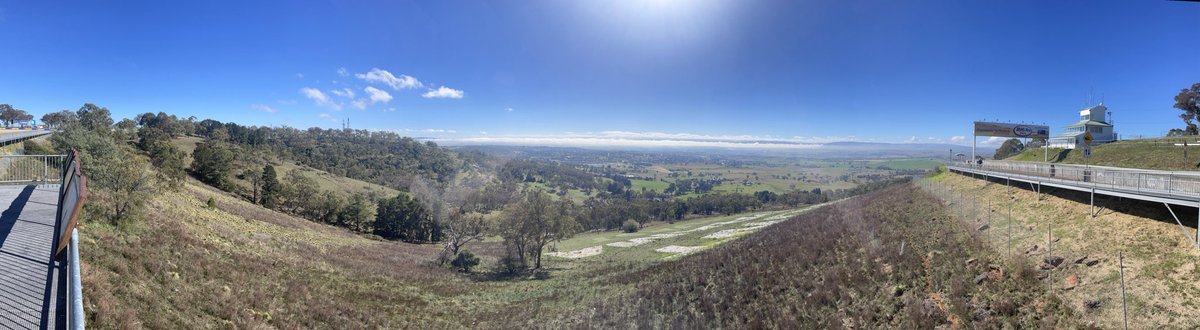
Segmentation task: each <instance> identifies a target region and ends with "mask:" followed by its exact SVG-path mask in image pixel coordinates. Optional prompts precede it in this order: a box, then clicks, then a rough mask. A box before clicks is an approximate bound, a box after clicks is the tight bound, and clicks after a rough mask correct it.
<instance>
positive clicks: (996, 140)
mask: <svg viewBox="0 0 1200 330" xmlns="http://www.w3.org/2000/svg"><path fill="white" fill-rule="evenodd" d="M1008 139H1010V138H1006V137H999V136H993V137H990V138H988V139H987V140H983V141H980V142H979V144H980V145H985V146H999V145H1001V144H1004V141H1008Z"/></svg>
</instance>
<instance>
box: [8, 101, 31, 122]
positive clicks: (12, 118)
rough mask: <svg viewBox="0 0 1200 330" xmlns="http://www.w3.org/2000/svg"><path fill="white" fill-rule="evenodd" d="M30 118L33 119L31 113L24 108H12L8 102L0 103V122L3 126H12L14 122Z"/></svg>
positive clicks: (25, 120) (26, 120)
mask: <svg viewBox="0 0 1200 330" xmlns="http://www.w3.org/2000/svg"><path fill="white" fill-rule="evenodd" d="M30 120H33V115H31V114H29V113H28V112H25V110H21V109H17V108H13V106H12V105H10V104H0V122H3V123H4V127H12V125H13V124H14V123H17V122H28V121H30Z"/></svg>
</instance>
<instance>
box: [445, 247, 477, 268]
mask: <svg viewBox="0 0 1200 330" xmlns="http://www.w3.org/2000/svg"><path fill="white" fill-rule="evenodd" d="M450 265H451V266H454V268H457V269H460V270H462V271H464V272H468V273H470V272H471V267H475V266H476V265H479V257H476V256H475V255H474V254H472V253H471V251H466V250H463V251H462V252H459V253H458V257H456V258H454V261H451V262H450Z"/></svg>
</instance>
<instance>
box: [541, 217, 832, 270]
mask: <svg viewBox="0 0 1200 330" xmlns="http://www.w3.org/2000/svg"><path fill="white" fill-rule="evenodd" d="M828 204H830V203H826V204H822V205H815V206H810V207H806V208H802V209H795V210H784V211H761V212H749V213H742V214H735V215H729V216H712V217H706V218H698V219H691V220H685V221H679V222H675V223H661V222H656V223H653V224H652V225H649V226H646V227H644V228H642V229H641V230H639V231H637V232H634V233H625V232H622V231H604V232H590V233H582V234H578V235H575V237H572V238H570V239H567V240H564V241H560V242H557V243H555V245H554V248H555V250H557V252H548V253H546V254H547V255H549V256H552V257H555V258H557V259H565V260H564V261H567V264H568V265H570V264H572V263H573V262H570V261H571V260H580V261H583V262H591V261H593V260H594V259H600V258H607V259H614V260H623V261H653V260H658V259H669V258H672V257H678V256H679V255H682V254H686V253H692V252H698V251H702V250H705V249H708V248H711V247H713V246H716V245H718V244H721V243H725V242H728V241H729V240H732V239H735V238H738V237H741V236H742V235H745V234H749V233H752V232H756V231H758V230H763V229H765V228H769V227H767V226H770V225H772V224H775V223H779V222H782V221H785V220H787V219H789V218H791V217H793V216H795V215H797V214H800V213H802V212H805V211H808V210H811V209H814V208H819V207H825V206H826V205H828Z"/></svg>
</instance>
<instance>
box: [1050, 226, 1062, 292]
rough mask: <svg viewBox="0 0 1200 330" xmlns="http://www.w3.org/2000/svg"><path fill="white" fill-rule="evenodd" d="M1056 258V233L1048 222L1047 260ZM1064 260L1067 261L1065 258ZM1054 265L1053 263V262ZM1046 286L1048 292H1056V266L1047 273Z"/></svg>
mask: <svg viewBox="0 0 1200 330" xmlns="http://www.w3.org/2000/svg"><path fill="white" fill-rule="evenodd" d="M1050 258H1054V233H1053V232H1051V231H1050V224H1049V223H1047V224H1046V261H1050ZM1063 262H1066V261H1065V260H1064V261H1063ZM1051 266H1053V264H1051ZM1046 283H1047V284H1046V288H1047V290H1048V291H1047V292H1049V293H1051V294H1053V293H1054V268H1053V267H1051V268H1050V272H1049V273H1046Z"/></svg>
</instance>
